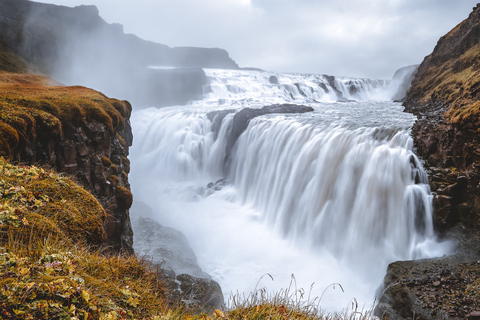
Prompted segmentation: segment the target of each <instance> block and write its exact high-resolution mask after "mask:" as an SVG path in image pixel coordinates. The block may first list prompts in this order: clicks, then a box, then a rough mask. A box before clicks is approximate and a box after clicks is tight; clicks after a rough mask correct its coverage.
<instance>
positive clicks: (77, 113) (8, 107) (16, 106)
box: [0, 73, 133, 252]
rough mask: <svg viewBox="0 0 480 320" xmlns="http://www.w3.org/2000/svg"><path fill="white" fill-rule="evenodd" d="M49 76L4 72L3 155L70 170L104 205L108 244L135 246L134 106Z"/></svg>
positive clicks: (0, 105) (0, 85)
mask: <svg viewBox="0 0 480 320" xmlns="http://www.w3.org/2000/svg"><path fill="white" fill-rule="evenodd" d="M48 80H49V79H48V78H46V77H42V76H35V75H29V74H10V73H0V113H1V115H2V116H1V118H0V155H1V156H4V157H6V158H9V159H10V160H13V161H16V162H21V163H25V164H37V165H38V164H41V165H46V166H50V167H52V168H54V169H55V170H57V171H58V172H62V173H66V174H68V175H71V176H72V177H73V178H74V179H75V180H76V181H78V182H79V183H80V184H81V185H82V186H83V187H84V188H85V189H86V190H88V191H90V192H91V193H92V194H93V195H94V196H95V197H96V198H97V199H98V200H99V202H100V204H101V205H102V206H103V207H104V208H105V211H106V213H107V218H106V222H105V229H106V233H107V239H106V242H105V243H104V246H106V247H108V248H109V249H111V250H113V251H115V252H118V251H122V250H123V251H127V252H131V251H132V231H131V225H130V219H129V211H128V210H129V208H130V206H131V204H132V194H131V192H130V190H129V183H128V172H129V170H130V163H129V160H128V158H127V156H128V148H129V146H131V145H132V140H133V137H132V131H131V127H130V123H129V117H130V112H131V106H130V104H129V103H128V102H126V101H119V100H115V99H110V98H107V97H106V96H104V95H102V94H101V93H99V92H96V91H94V90H91V89H87V88H83V87H50V86H46V85H45V84H46V82H48ZM50 81H51V80H50Z"/></svg>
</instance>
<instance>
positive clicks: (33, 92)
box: [0, 72, 131, 156]
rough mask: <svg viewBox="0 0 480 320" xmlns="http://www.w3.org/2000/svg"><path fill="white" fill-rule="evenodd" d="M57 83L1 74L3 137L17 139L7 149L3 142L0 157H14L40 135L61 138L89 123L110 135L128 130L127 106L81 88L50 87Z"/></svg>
mask: <svg viewBox="0 0 480 320" xmlns="http://www.w3.org/2000/svg"><path fill="white" fill-rule="evenodd" d="M54 83H55V82H54V81H53V80H51V79H50V78H48V77H44V76H39V75H31V74H15V73H8V72H0V114H1V117H0V136H4V135H5V136H8V137H15V136H18V139H11V138H10V139H9V141H10V142H12V143H13V144H10V145H9V146H8V147H7V146H6V143H7V142H6V141H3V142H1V144H0V148H1V149H0V154H2V155H4V156H12V151H13V150H14V149H15V148H16V147H17V146H19V147H21V146H23V145H24V144H25V143H28V142H29V141H32V140H34V139H36V137H37V136H38V135H41V136H50V137H52V136H53V137H57V138H61V137H63V136H64V135H65V134H68V133H69V132H73V131H74V130H75V129H76V128H77V127H81V126H85V125H86V124H87V123H92V122H98V123H102V124H103V125H105V127H106V128H107V130H108V131H110V133H114V132H115V131H121V130H123V129H124V128H125V121H126V120H125V119H126V118H125V116H129V115H130V112H131V106H130V104H129V103H128V102H126V101H119V100H116V99H110V98H107V97H106V96H105V95H103V94H102V93H100V92H97V91H95V90H92V89H88V88H84V87H80V86H74V87H61V86H49V85H52V84H54ZM12 131H15V132H16V134H13V132H12ZM4 140H5V139H4Z"/></svg>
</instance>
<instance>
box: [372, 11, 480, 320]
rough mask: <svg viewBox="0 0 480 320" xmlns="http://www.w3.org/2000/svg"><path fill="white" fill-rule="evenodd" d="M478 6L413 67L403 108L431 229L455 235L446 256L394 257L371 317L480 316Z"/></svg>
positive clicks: (447, 234)
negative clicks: (428, 195) (426, 187)
mask: <svg viewBox="0 0 480 320" xmlns="http://www.w3.org/2000/svg"><path fill="white" fill-rule="evenodd" d="M479 39H480V4H479V5H477V6H476V7H475V8H474V9H473V12H472V13H471V14H470V16H469V17H468V19H466V20H465V21H463V22H462V23H460V24H459V25H458V26H456V27H455V28H454V29H453V30H452V31H450V32H449V33H448V34H447V35H445V36H444V37H442V38H441V39H440V40H439V41H438V44H437V46H436V47H435V49H434V51H433V52H432V54H430V55H429V56H427V57H426V58H425V60H424V61H423V62H422V64H421V65H420V67H419V68H418V72H417V74H416V76H415V78H414V80H413V81H412V87H411V88H410V89H409V90H408V92H407V96H406V98H405V103H404V105H405V110H406V111H407V112H413V113H414V114H416V115H417V116H418V120H417V121H416V123H415V125H414V127H413V129H412V135H413V138H414V143H415V147H416V152H417V154H418V155H419V156H420V157H421V158H423V160H424V162H425V168H426V169H427V171H429V175H430V185H431V189H432V191H433V195H434V202H433V203H434V214H435V222H436V226H437V229H438V230H439V231H440V232H441V234H442V235H443V236H445V237H453V238H456V239H457V241H458V243H459V246H458V250H457V253H456V254H455V255H454V256H451V257H444V258H440V259H432V260H422V261H404V262H395V263H393V264H391V265H390V266H389V268H388V272H387V276H386V277H385V280H384V285H383V287H382V290H381V291H382V292H381V294H380V295H379V296H380V305H379V307H378V308H377V315H378V316H382V315H384V314H388V315H389V316H390V317H392V318H416V319H417V318H418V319H448V318H453V319H456V318H470V319H477V318H479V317H480V313H479V312H478V311H479V306H480V294H479V288H478V285H479V283H480V276H479V274H480V264H479V263H478V261H480V251H479V244H480V242H479V238H480V237H479V236H480V232H479V227H480V184H479V182H480V144H479V143H480V133H479V132H480V131H479V130H480V121H479V116H480V63H479V61H480V41H479Z"/></svg>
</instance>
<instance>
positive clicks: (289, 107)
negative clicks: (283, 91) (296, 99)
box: [226, 104, 313, 159]
mask: <svg viewBox="0 0 480 320" xmlns="http://www.w3.org/2000/svg"><path fill="white" fill-rule="evenodd" d="M312 111H313V108H312V107H307V106H303V105H297V104H274V105H270V106H265V107H263V108H261V109H252V108H245V109H242V110H240V111H239V112H237V113H236V114H235V116H234V117H233V124H232V131H231V134H230V136H229V137H228V139H227V147H226V154H227V156H226V158H227V159H229V158H230V153H231V150H232V148H233V146H234V145H235V143H236V142H237V139H238V137H239V136H240V135H241V134H242V133H243V132H244V131H245V130H246V129H247V126H248V124H249V123H250V120H252V119H253V118H256V117H259V116H263V115H266V114H272V113H305V112H312Z"/></svg>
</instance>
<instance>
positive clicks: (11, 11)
mask: <svg viewBox="0 0 480 320" xmlns="http://www.w3.org/2000/svg"><path fill="white" fill-rule="evenodd" d="M0 46H2V47H3V49H8V50H10V51H11V52H13V53H15V54H17V55H18V56H19V57H21V58H22V59H23V60H25V61H26V62H27V63H28V64H30V66H31V68H33V69H34V70H33V71H37V72H41V73H43V74H46V75H50V76H52V77H54V78H55V79H57V80H59V81H61V82H64V83H66V84H81V85H86V86H90V87H93V88H95V89H98V90H101V91H105V92H106V93H107V94H109V95H112V96H116V97H120V98H123V99H130V100H132V102H134V103H135V102H138V103H141V104H159V105H168V104H172V103H173V104H174V103H182V102H186V101H188V100H189V99H191V98H192V97H194V96H196V95H198V94H199V93H201V85H202V84H204V82H205V77H204V74H203V71H201V70H199V68H222V69H237V68H238V65H237V64H236V63H235V61H233V60H232V59H231V58H230V57H229V55H228V53H227V52H226V51H225V50H223V49H218V48H212V49H208V48H194V47H178V48H170V47H168V46H166V45H163V44H158V43H154V42H150V41H146V40H142V39H140V38H139V37H137V36H135V35H131V34H125V33H124V32H123V27H122V26H121V25H119V24H108V23H107V22H105V21H104V20H103V19H102V18H101V17H100V15H99V11H98V9H97V8H96V7H95V6H78V7H74V8H70V7H65V6H57V5H51V4H43V3H36V2H31V1H27V0H0ZM148 66H162V67H169V68H170V70H168V71H166V70H163V69H162V70H149V69H148ZM172 68H174V69H173V70H177V68H187V71H186V70H185V69H183V70H181V71H180V72H179V73H178V74H177V72H175V71H172ZM192 68H193V69H195V70H192ZM190 73H191V74H190ZM183 83H187V85H186V86H184V85H183ZM192 83H193V85H192ZM165 84H172V85H173V87H172V88H173V89H168V90H166V89H165ZM193 87H194V88H193ZM178 88H181V90H179V89H178ZM184 100H185V101H184Z"/></svg>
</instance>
